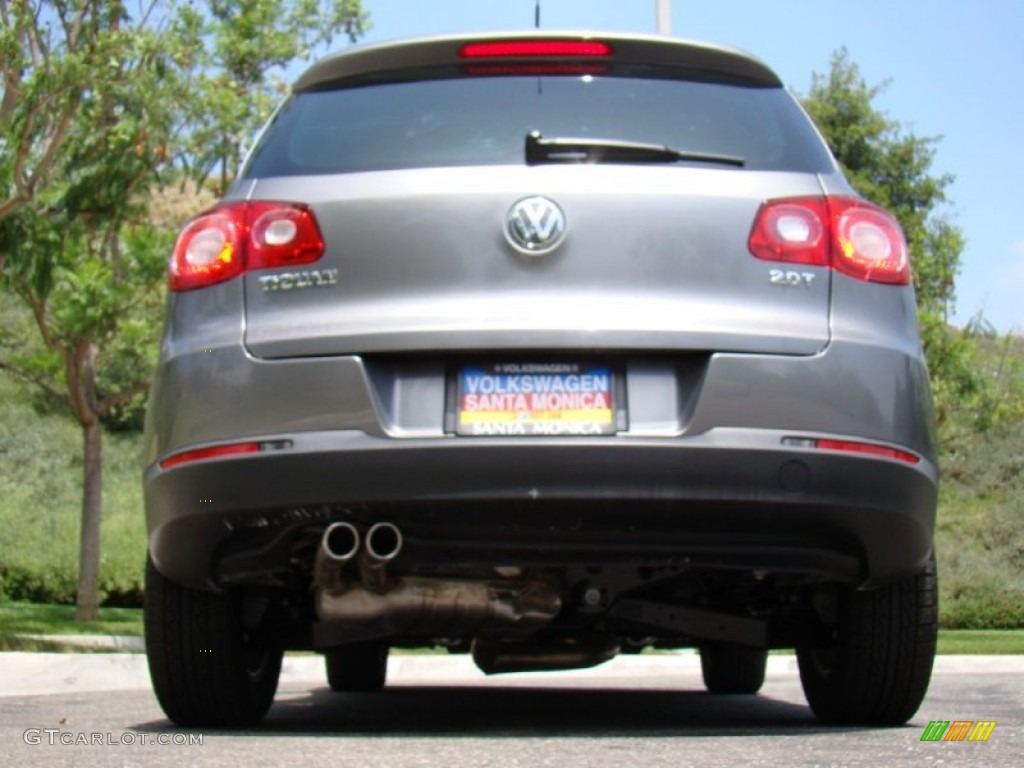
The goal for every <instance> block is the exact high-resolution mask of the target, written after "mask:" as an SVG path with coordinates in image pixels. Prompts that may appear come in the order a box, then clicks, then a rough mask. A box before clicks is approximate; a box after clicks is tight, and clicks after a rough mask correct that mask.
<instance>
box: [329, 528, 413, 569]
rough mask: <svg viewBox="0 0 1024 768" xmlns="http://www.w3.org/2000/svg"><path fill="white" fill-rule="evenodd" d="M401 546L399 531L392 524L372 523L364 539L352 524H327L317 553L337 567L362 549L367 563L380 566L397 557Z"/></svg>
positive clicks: (353, 557)
mask: <svg viewBox="0 0 1024 768" xmlns="http://www.w3.org/2000/svg"><path fill="white" fill-rule="evenodd" d="M402 545H403V540H402V532H401V531H400V530H399V528H398V526H397V525H395V524H394V523H374V524H373V525H371V526H370V528H369V529H368V530H367V531H366V534H365V536H364V535H361V534H360V533H359V529H358V528H356V527H355V526H354V525H352V523H331V524H330V525H328V526H327V528H326V529H325V530H324V535H323V538H322V539H321V540H320V554H321V556H322V557H323V558H324V559H326V560H327V561H328V562H331V563H333V564H335V565H338V566H341V565H344V564H345V563H347V562H349V561H350V560H353V559H355V557H356V556H357V555H358V554H359V551H360V548H361V547H362V549H363V551H364V552H365V556H366V558H367V559H368V560H369V561H370V562H371V563H374V564H377V565H384V564H386V563H389V562H391V561H392V560H394V559H395V558H396V557H398V554H399V553H400V552H401V551H402Z"/></svg>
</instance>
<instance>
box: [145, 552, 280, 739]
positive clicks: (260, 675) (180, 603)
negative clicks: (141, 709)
mask: <svg viewBox="0 0 1024 768" xmlns="http://www.w3.org/2000/svg"><path fill="white" fill-rule="evenodd" d="M144 623H145V629H146V656H147V658H148V661H149V675H150V678H151V679H152V681H153V691H154V692H155V693H156V698H157V700H158V701H159V702H160V706H161V707H162V708H163V710H164V712H165V713H166V714H167V717H169V718H170V719H171V720H173V721H174V722H175V723H177V724H178V725H182V726H187V727H202V728H240V727H244V726H250V725H255V724H256V723H258V722H259V721H260V720H262V719H263V716H264V715H266V713H267V710H268V709H270V705H271V703H272V702H273V700H274V693H275V692H276V690H277V681H278V678H279V676H280V673H281V657H282V656H283V655H284V654H283V651H282V650H281V649H280V648H269V647H263V646H259V645H256V644H254V643H252V642H249V641H247V633H246V630H245V628H244V626H243V623H242V599H241V596H240V595H239V594H238V593H237V592H236V593H231V592H227V593H216V592H203V591H199V590H194V589H188V588H186V587H182V586H180V585H178V584H176V583H174V582H173V581H170V580H169V579H166V578H164V576H162V575H161V574H160V572H159V571H158V570H157V569H156V567H155V566H154V565H153V563H152V561H147V563H146V594H145V605H144Z"/></svg>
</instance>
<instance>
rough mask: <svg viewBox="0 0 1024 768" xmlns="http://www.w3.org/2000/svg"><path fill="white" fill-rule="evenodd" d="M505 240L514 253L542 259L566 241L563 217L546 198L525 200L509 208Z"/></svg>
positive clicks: (526, 198)
mask: <svg viewBox="0 0 1024 768" xmlns="http://www.w3.org/2000/svg"><path fill="white" fill-rule="evenodd" d="M505 237H506V238H508V241H509V243H511V244H512V247H514V248H515V249H516V250H517V251H520V252H521V253H525V254H527V255H529V256H541V255H543V254H545V253H548V252H550V251H553V250H554V249H555V248H557V247H558V245H559V244H560V243H561V242H562V239H563V238H564V237H565V214H564V213H562V209H561V208H559V207H558V205H557V204H555V203H554V202H552V201H551V200H548V199H547V198H546V197H524V198H523V199H522V200H520V201H518V202H517V203H516V204H515V205H513V206H512V207H511V208H509V211H508V216H507V217H506V219H505Z"/></svg>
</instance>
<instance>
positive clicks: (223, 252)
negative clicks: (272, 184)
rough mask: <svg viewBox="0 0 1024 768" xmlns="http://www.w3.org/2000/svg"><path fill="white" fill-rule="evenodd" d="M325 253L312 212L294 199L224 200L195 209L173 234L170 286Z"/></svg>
mask: <svg viewBox="0 0 1024 768" xmlns="http://www.w3.org/2000/svg"><path fill="white" fill-rule="evenodd" d="M323 253H324V241H323V237H322V236H321V234H320V228H319V227H318V226H317V223H316V218H315V217H314V216H313V212H312V211H310V210H309V208H307V207H306V206H304V205H299V204H297V203H277V202H262V201H261V202H233V203H224V204H223V205H219V206H217V207H216V208H211V209H210V210H209V211H206V212H205V213H201V214H199V215H198V216H197V217H196V218H195V219H193V220H192V221H190V222H189V223H188V224H187V225H186V226H185V228H184V229H183V230H182V231H181V234H180V235H179V236H178V242H177V243H176V244H175V246H174V252H173V254H172V256H171V262H170V266H169V270H168V271H169V274H170V288H171V290H172V291H188V290H192V289H193V288H202V287H205V286H208V285H214V284H216V283H221V282H224V281H225V280H230V279H231V278H233V277H237V276H238V275H240V274H242V273H243V272H245V271H247V270H250V269H268V268H270V267H286V266H292V265H295V264H309V263H310V262H314V261H316V260H318V259H319V258H320V257H321V256H323Z"/></svg>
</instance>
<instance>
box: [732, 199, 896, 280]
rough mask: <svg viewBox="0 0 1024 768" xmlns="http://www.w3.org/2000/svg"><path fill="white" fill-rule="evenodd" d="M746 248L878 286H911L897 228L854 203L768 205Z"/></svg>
mask: <svg viewBox="0 0 1024 768" xmlns="http://www.w3.org/2000/svg"><path fill="white" fill-rule="evenodd" d="M748 245H749V248H750V252H751V253H753V254H754V255H755V256H757V258H759V259H765V260H766V261H778V262H786V263H792V264H809V265H817V266H830V267H832V268H833V269H835V270H838V271H839V272H842V273H844V274H847V275H850V276H851V277H855V278H857V279H859V280H867V281H870V282H875V283H891V284H895V285H906V284H907V283H908V282H910V260H909V258H908V256H907V244H906V241H905V240H904V239H903V232H902V230H901V229H900V225H899V223H898V222H897V221H896V219H895V218H893V217H892V216H891V215H890V214H888V213H887V212H886V211H884V210H882V209H881V208H878V207H877V206H874V205H871V204H870V203H867V202H864V201H863V200H858V199H856V198H850V197H829V198H823V197H807V198H794V199H791V200H770V201H768V202H766V203H765V204H763V205H762V206H761V210H760V211H758V214H757V218H756V220H755V221H754V227H753V229H752V230H751V232H750V239H749V241H748Z"/></svg>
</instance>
